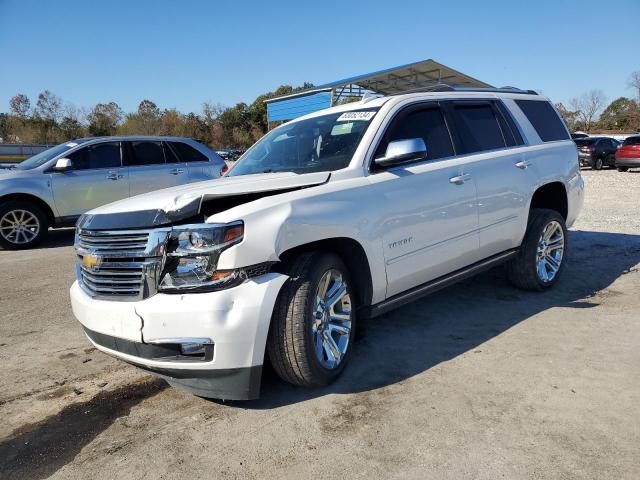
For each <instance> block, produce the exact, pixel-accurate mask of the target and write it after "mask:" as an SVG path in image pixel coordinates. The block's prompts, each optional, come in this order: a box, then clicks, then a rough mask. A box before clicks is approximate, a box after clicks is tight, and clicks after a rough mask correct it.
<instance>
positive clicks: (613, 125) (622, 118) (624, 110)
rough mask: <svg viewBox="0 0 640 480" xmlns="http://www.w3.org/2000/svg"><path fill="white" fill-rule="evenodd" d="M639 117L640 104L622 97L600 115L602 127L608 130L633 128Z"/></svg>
mask: <svg viewBox="0 0 640 480" xmlns="http://www.w3.org/2000/svg"><path fill="white" fill-rule="evenodd" d="M637 116H638V104H637V103H636V102H635V101H634V100H631V99H630V98H626V97H620V98H617V99H616V100H614V101H613V102H611V103H610V104H609V105H608V106H607V108H605V109H604V111H603V112H602V114H601V115H600V126H601V127H602V128H606V129H608V130H621V131H622V130H627V129H629V128H632V126H633V123H634V120H635V118H636V117H637Z"/></svg>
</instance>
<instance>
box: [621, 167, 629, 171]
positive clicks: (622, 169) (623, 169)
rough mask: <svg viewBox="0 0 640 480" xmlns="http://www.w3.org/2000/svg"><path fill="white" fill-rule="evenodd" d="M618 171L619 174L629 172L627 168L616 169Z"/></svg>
mask: <svg viewBox="0 0 640 480" xmlns="http://www.w3.org/2000/svg"><path fill="white" fill-rule="evenodd" d="M618 171H619V172H628V171H629V167H618Z"/></svg>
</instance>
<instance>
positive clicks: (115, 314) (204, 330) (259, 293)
mask: <svg viewBox="0 0 640 480" xmlns="http://www.w3.org/2000/svg"><path fill="white" fill-rule="evenodd" d="M287 278H288V277H287V276H286V275H282V274H279V273H269V274H266V275H263V276H261V277H257V278H253V279H251V280H248V281H246V282H245V283H243V284H241V285H239V286H237V287H234V288H230V289H228V290H222V291H218V292H211V293H197V294H196V293H194V294H183V295H167V294H157V295H154V296H153V297H150V298H148V299H145V300H141V301H139V302H118V301H106V300H96V299H93V298H91V297H89V296H88V295H87V294H86V293H85V292H84V291H83V290H82V289H81V288H80V286H79V285H78V284H77V282H76V283H74V284H73V286H72V287H71V292H70V293H71V305H72V308H73V313H74V315H75V316H76V318H77V319H78V321H79V322H80V323H81V324H82V326H83V327H84V329H85V332H86V333H87V336H88V337H89V340H91V342H92V343H93V344H94V345H95V346H96V348H98V349H99V350H101V351H103V352H105V353H107V354H109V355H112V356H114V357H117V358H119V359H121V360H124V361H126V362H128V363H131V364H133V365H136V366H138V367H140V368H143V369H145V370H147V371H149V372H151V373H153V374H155V375H158V376H161V377H162V378H165V379H166V380H168V381H169V382H170V383H171V384H173V385H176V386H178V387H181V388H183V389H186V390H188V391H191V392H193V393H195V394H197V395H200V396H204V397H211V398H223V399H229V400H246V399H251V398H256V397H257V396H258V393H259V387H260V371H261V368H262V363H263V360H264V352H265V345H266V340H267V335H268V332H269V323H270V321H271V316H272V312H273V307H274V305H275V302H276V298H277V296H278V293H279V292H280V288H281V287H282V285H283V284H284V282H285V281H286V279H287ZM203 338H204V339H210V340H211V343H212V347H211V349H210V350H206V352H205V353H204V354H203V356H202V357H189V356H186V357H185V356H182V355H180V351H179V345H178V342H184V341H188V339H203ZM176 339H180V340H176ZM194 341H195V340H194ZM198 341H199V340H198ZM176 347H178V350H176ZM172 348H173V350H172Z"/></svg>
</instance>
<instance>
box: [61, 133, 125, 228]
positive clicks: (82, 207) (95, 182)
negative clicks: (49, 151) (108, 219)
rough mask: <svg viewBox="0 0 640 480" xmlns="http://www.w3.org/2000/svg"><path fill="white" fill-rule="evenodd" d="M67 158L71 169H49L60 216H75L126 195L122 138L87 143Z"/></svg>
mask: <svg viewBox="0 0 640 480" xmlns="http://www.w3.org/2000/svg"><path fill="white" fill-rule="evenodd" d="M67 158H69V160H71V163H72V169H71V170H69V171H66V172H52V173H51V187H52V190H53V197H54V201H55V204H56V209H57V210H58V215H59V216H61V217H75V216H78V215H81V214H83V213H84V212H86V211H87V210H91V209H92V208H96V207H99V206H101V205H105V204H107V203H111V202H115V201H116V200H121V199H123V198H127V197H128V196H129V179H128V174H127V170H126V168H123V167H122V143H121V142H103V143H97V144H93V145H87V146H86V147H82V148H79V149H78V150H76V151H74V152H73V153H70V154H69V155H67Z"/></svg>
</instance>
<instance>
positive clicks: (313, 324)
mask: <svg viewBox="0 0 640 480" xmlns="http://www.w3.org/2000/svg"><path fill="white" fill-rule="evenodd" d="M285 273H287V274H288V275H289V277H290V278H289V279H288V280H287V282H286V283H285V284H284V286H283V287H282V290H281V291H280V294H279V296H278V300H277V301H276V305H275V308H274V311H273V317H272V319H271V327H270V330H269V338H268V340H267V353H268V355H269V360H270V361H271V365H272V366H273V369H274V370H275V371H276V373H277V374H278V376H279V377H280V378H282V379H283V380H285V381H286V382H289V383H292V384H293V385H299V386H303V387H321V386H325V385H328V384H329V383H331V382H333V381H334V380H335V379H336V378H338V376H340V374H341V373H342V371H343V370H344V368H345V366H346V364H347V360H348V359H349V355H350V352H351V347H352V344H353V338H354V332H355V311H354V307H355V305H354V303H353V299H354V296H353V290H352V283H351V278H350V275H349V272H348V270H347V268H346V266H345V265H344V263H343V262H342V260H341V259H340V257H338V256H337V255H335V254H333V253H323V252H308V253H303V254H301V255H300V256H298V257H297V258H295V259H293V260H292V261H291V262H290V263H289V264H288V265H285Z"/></svg>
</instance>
